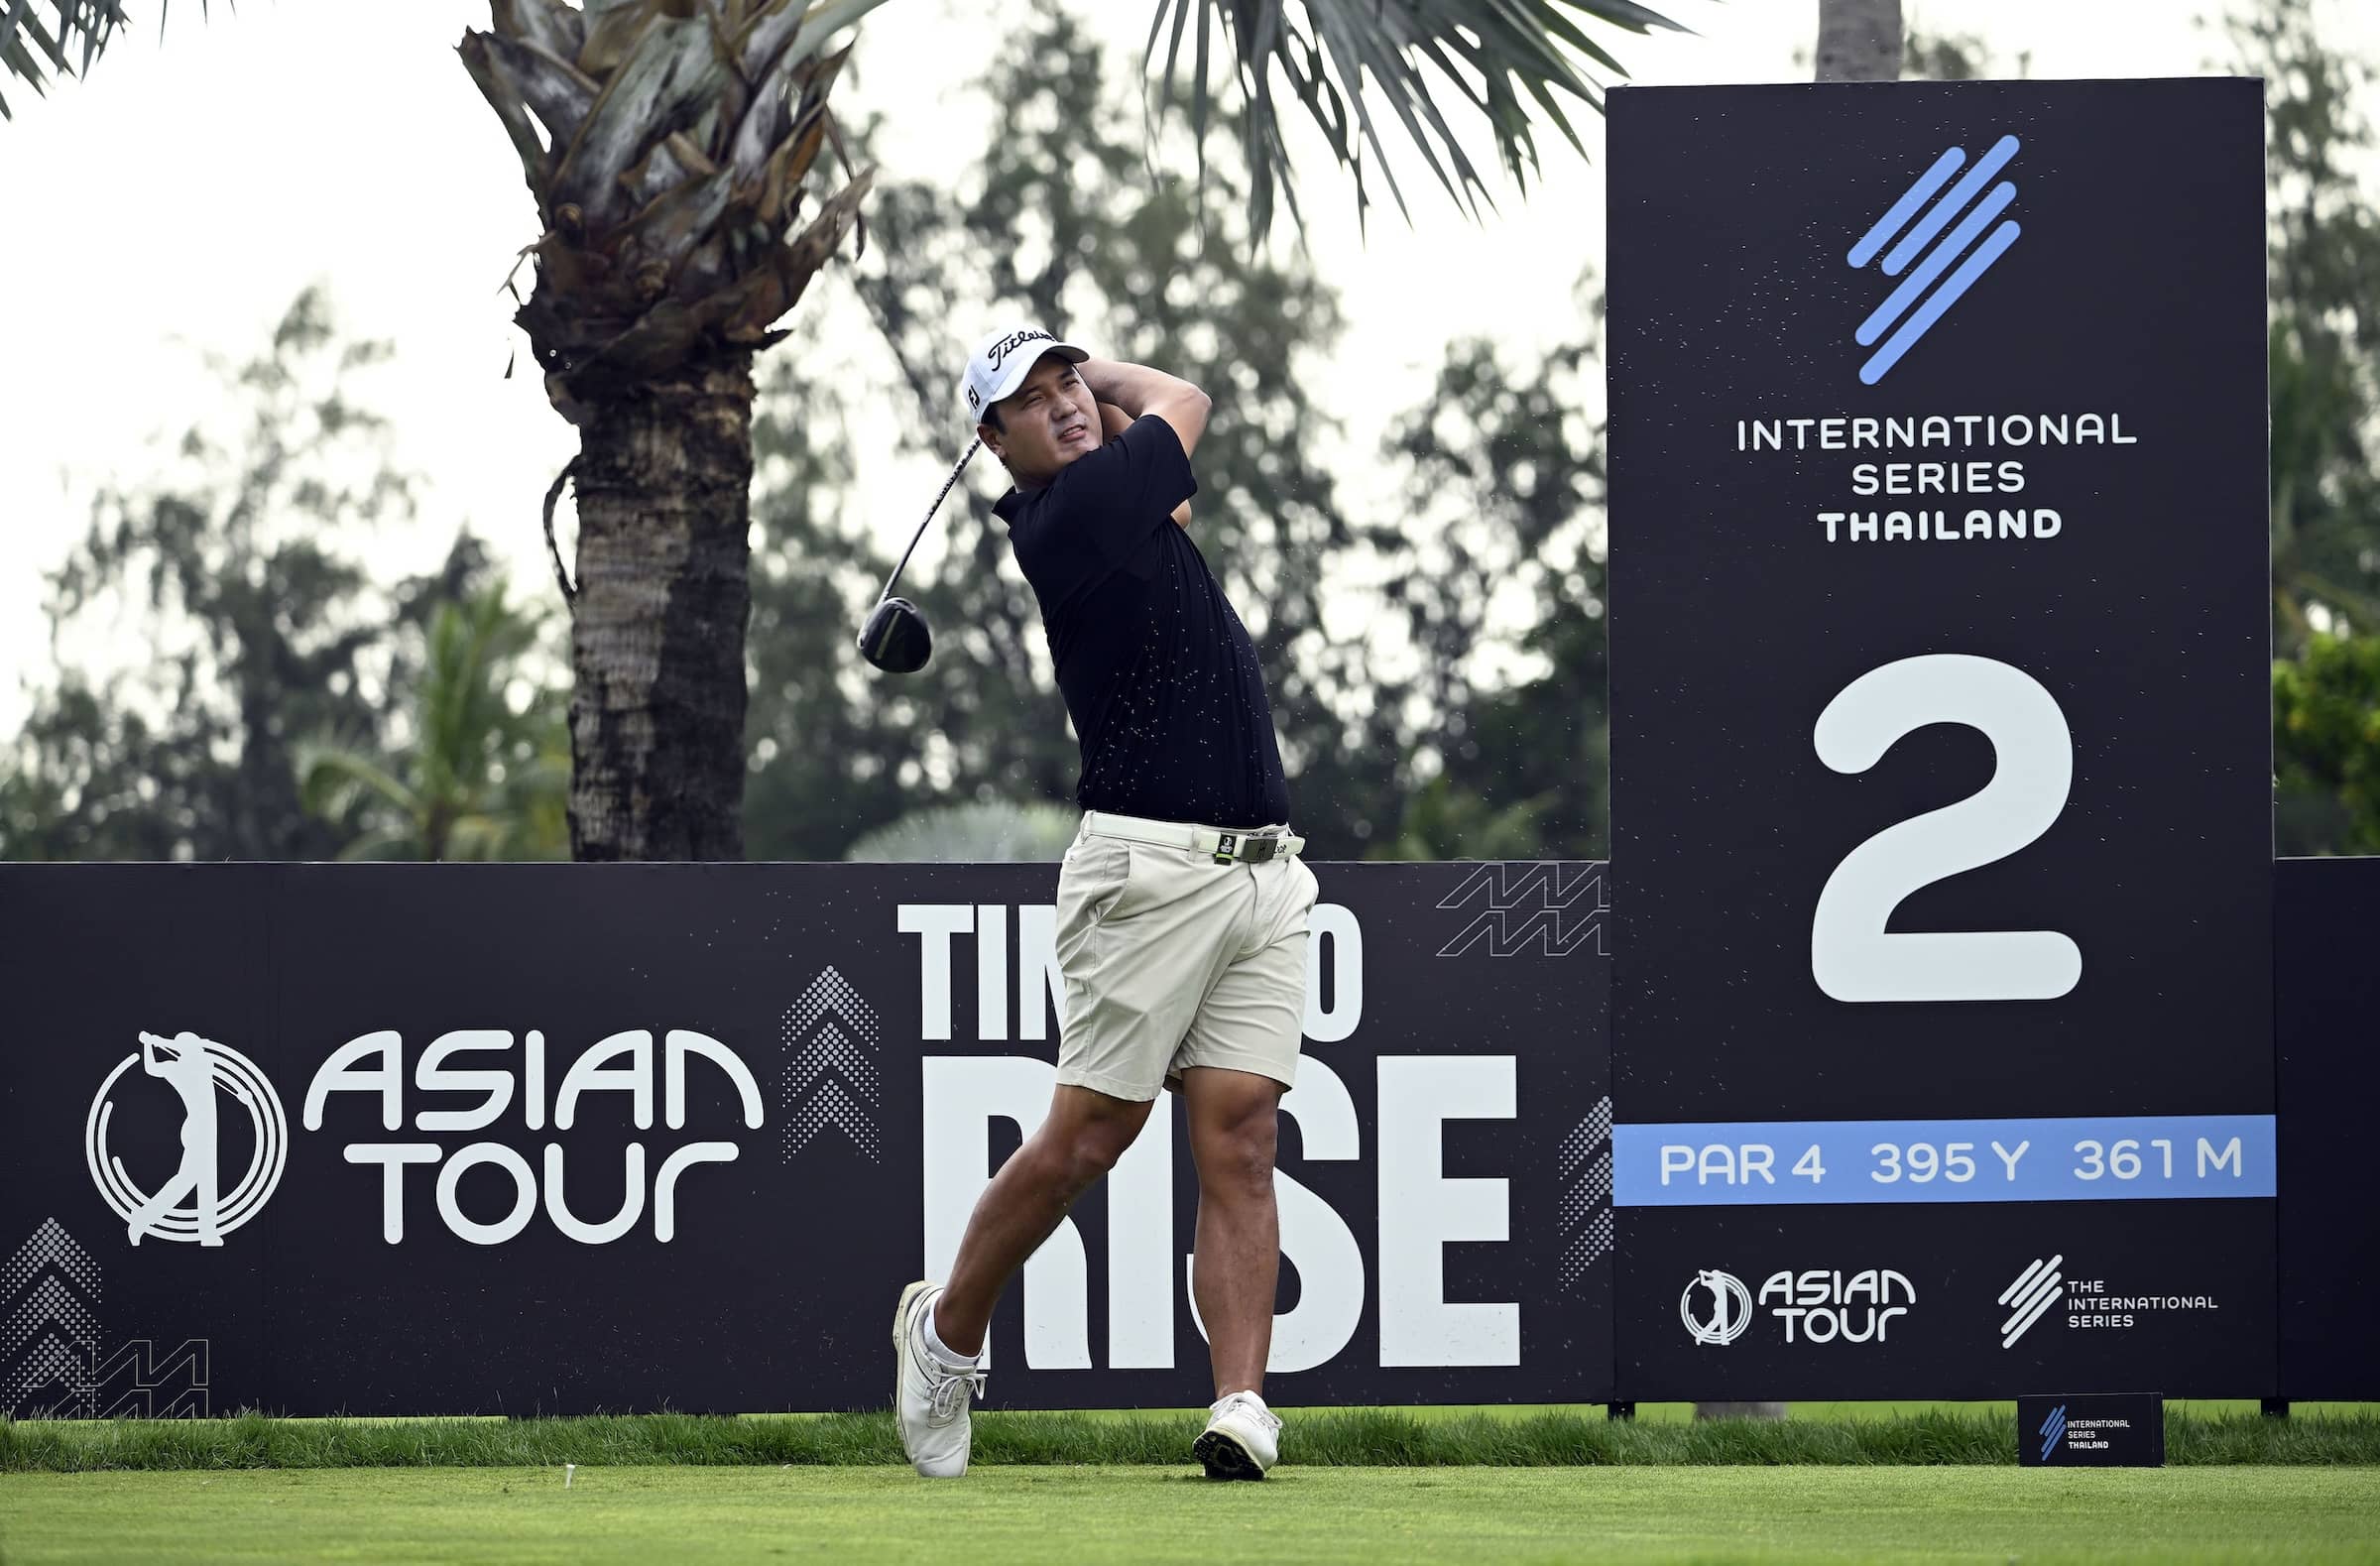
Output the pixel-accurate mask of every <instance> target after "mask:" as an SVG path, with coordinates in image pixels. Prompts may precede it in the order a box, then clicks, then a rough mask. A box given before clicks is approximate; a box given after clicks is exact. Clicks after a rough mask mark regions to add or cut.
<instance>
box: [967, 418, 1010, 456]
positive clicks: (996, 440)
mask: <svg viewBox="0 0 2380 1566" xmlns="http://www.w3.org/2000/svg"><path fill="white" fill-rule="evenodd" d="M975 435H976V438H977V439H979V440H981V441H982V442H983V443H984V449H985V450H986V451H989V452H991V453H992V454H993V455H994V456H996V457H998V458H1000V460H1001V461H1003V462H1006V461H1007V460H1008V459H1009V453H1008V452H1007V451H1006V450H1004V449H1002V447H1001V443H1000V431H999V430H997V429H995V428H993V427H992V426H991V425H990V424H978V425H976V426H975Z"/></svg>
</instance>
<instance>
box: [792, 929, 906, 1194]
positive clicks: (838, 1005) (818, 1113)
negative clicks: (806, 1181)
mask: <svg viewBox="0 0 2380 1566" xmlns="http://www.w3.org/2000/svg"><path fill="white" fill-rule="evenodd" d="M881 1043H882V1038H881V1036H880V1029H879V1027H878V1025H877V1020H876V1008H875V1007H872V1006H870V1005H869V1004H868V1002H867V999H866V998H865V997H863V996H862V995H861V994H860V992H859V991H858V990H856V989H854V988H852V984H851V981H850V980H848V979H846V978H844V977H843V975H842V974H840V973H838V972H837V971H836V970H835V969H833V968H832V967H829V968H826V969H824V970H822V971H821V972H820V973H819V975H818V977H817V978H815V979H812V980H811V981H810V983H809V986H808V987H807V988H806V989H804V990H803V991H802V992H801V994H800V995H799V996H798V997H797V998H795V1000H794V1002H793V1004H792V1005H791V1006H788V1007H786V1008H785V1014H784V1017H783V1018H782V1019H781V1020H780V1023H779V1025H778V1028H777V1047H778V1048H779V1049H781V1050H783V1051H784V1052H785V1056H786V1058H785V1063H784V1065H783V1066H782V1067H780V1068H779V1069H778V1071H777V1075H776V1101H777V1103H778V1104H780V1105H782V1106H783V1107H784V1109H785V1111H786V1114H785V1120H784V1130H783V1131H782V1132H781V1133H779V1135H778V1137H777V1157H778V1158H779V1159H780V1160H781V1161H783V1162H787V1163H790V1162H791V1161H792V1160H793V1157H794V1155H795V1154H797V1153H799V1152H800V1151H802V1149H804V1148H805V1147H807V1146H809V1144H811V1143H812V1142H813V1141H815V1140H816V1139H817V1137H818V1136H819V1134H820V1133H822V1132H824V1131H825V1130H826V1128H827V1127H829V1126H832V1127H834V1128H835V1129H836V1130H838V1131H840V1132H841V1133H843V1135H844V1137H845V1138H846V1139H847V1140H849V1141H850V1143H851V1144H852V1145H853V1146H855V1147H857V1148H858V1149H859V1150H860V1151H862V1152H864V1153H866V1154H867V1155H868V1157H869V1159H870V1161H871V1162H877V1163H881V1162H883V1161H884V1145H883V1142H882V1139H881V1138H880V1137H879V1136H878V1133H877V1128H876V1117H875V1115H874V1114H873V1112H872V1111H871V1110H870V1109H869V1106H870V1105H871V1104H874V1103H875V1102H876V1101H877V1096H878V1094H879V1092H880V1091H881V1088H880V1084H881V1074H880V1073H879V1071H878V1069H877V1064H876V1058H875V1057H876V1053H877V1050H878V1048H879V1046H880V1044H881Z"/></svg>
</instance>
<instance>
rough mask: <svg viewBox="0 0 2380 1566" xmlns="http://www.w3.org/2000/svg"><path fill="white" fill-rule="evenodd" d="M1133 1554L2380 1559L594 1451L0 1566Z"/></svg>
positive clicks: (1885, 1510) (6, 1546) (2024, 1515)
mask: <svg viewBox="0 0 2380 1566" xmlns="http://www.w3.org/2000/svg"><path fill="white" fill-rule="evenodd" d="M326 1557H328V1558H341V1559H359V1558H360V1559H374V1560H380V1559H405V1560H420V1561H475V1562H477V1561H485V1562H492V1563H497V1566H518V1563H528V1562H563V1561H570V1562H578V1561H599V1562H600V1561H644V1560H671V1561H688V1562H698V1563H699V1562H713V1561H719V1562H724V1561H745V1560H773V1559H785V1560H834V1561H856V1562H875V1561H909V1560H943V1559H949V1560H963V1561H965V1562H967V1563H968V1566H1002V1563H1008V1562H1033V1563H1041V1562H1050V1563H1056V1566H1066V1563H1072V1562H1078V1561H1082V1562H1089V1561H1108V1560H1118V1559H1130V1560H1147V1561H1184V1562H1198V1563H1201V1566H1215V1563H1218V1562H1229V1561H1234V1560H1251V1561H1298V1562H1304V1561H1316V1562H1358V1563H1362V1566H1380V1563H1382V1562H1387V1561H1401V1560H1414V1559H1432V1560H1453V1561H1482V1562H1487V1561H1493V1562H1505V1561H1517V1562H1544V1561H1573V1560H1575V1561H1592V1562H1595V1563H1598V1566H1612V1563H1634V1562H1668V1561H1676V1562H1683V1561H1752V1562H1780V1561H1812V1560H1872V1561H1913V1560H1914V1561H1940V1562H1953V1561H1962V1562H1963V1561H1971V1562H1978V1563H1989V1566H2001V1563H2003V1562H2007V1561H2012V1560H2022V1561H2024V1562H2026V1563H2028V1566H2030V1563H2034V1562H2055V1561H2071V1562H2076V1563H2089V1566H2113V1563H2118V1562H2132V1561H2158V1562H2166V1561H2181V1562H2214V1561H2255V1562H2263V1561H2372V1560H2380V1469H2373V1468H2327V1469H2315V1468H2290V1469H2248V1468H2232V1469H2208V1470H2197V1471H2184V1470H2172V1469H2168V1470H2164V1471H2156V1470H2118V1471H2109V1472H2103V1473H2086V1472H2077V1471H2073V1470H2063V1471H2044V1470H2027V1471H2023V1472H2015V1471H2007V1470H1996V1471H1995V1470H1988V1469H1977V1468H1888V1469H1877V1468H1867V1469H1848V1468H1795V1469H1774V1468H1731V1469H1711V1468H1702V1469H1678V1468H1666V1469H1652V1468H1642V1469H1626V1468H1605V1469H1482V1468H1469V1469H1431V1470H1415V1469H1401V1470H1400V1469H1368V1470H1366V1469H1350V1468H1340V1469H1329V1468H1314V1467H1299V1468H1292V1469H1284V1470H1282V1471H1279V1472H1276V1474H1275V1475H1274V1477H1273V1478H1272V1479H1271V1480H1269V1481H1267V1482H1266V1483H1264V1484H1262V1485H1210V1484H1207V1483H1205V1482H1204V1481H1202V1480H1198V1479H1195V1478H1193V1477H1190V1474H1189V1471H1188V1469H1187V1467H1186V1465H1177V1466H1175V1467H1173V1468H1170V1469H1152V1468H1147V1467H1123V1468H1101V1469H1079V1468H1029V1467H1027V1468H993V1469H981V1468H979V1469H978V1470H977V1471H976V1472H975V1473H973V1474H971V1475H969V1476H968V1477H967V1478H966V1479H965V1480H962V1481H959V1482H956V1483H944V1484H928V1483H926V1482H924V1481H921V1480H918V1479H916V1478H914V1477H913V1476H911V1475H910V1474H909V1473H908V1472H907V1471H906V1470H905V1469H901V1470H893V1469H886V1468H842V1469H822V1468H767V1469H740V1470H739V1469H718V1468H711V1469H701V1468H682V1467H681V1468H659V1469H656V1468H610V1467H602V1466H589V1467H581V1468H580V1469H579V1470H578V1471H577V1474H576V1478H575V1482H574V1483H573V1484H572V1485H571V1487H570V1488H568V1489H564V1488H563V1484H562V1476H561V1473H560V1471H559V1470H557V1469H551V1468H546V1469H519V1468H512V1469H501V1468H500V1469H470V1470H456V1469H428V1470H421V1469H411V1470H387V1469H383V1470H347V1471H341V1472H335V1473H289V1472H279V1471H265V1472H233V1473H214V1474H201V1473H142V1474H34V1475H12V1476H9V1477H8V1478H7V1479H6V1480H4V1481H0V1558H4V1559H5V1560H6V1561H7V1562H8V1563H9V1566H32V1563H36V1562H56V1561H79V1560H105V1561H142V1560H158V1559H171V1560H176V1561H198V1562H215V1561H220V1562H233V1561H236V1562H241V1563H245V1566H255V1563H262V1562H274V1561H292V1560H320V1559H323V1558H326Z"/></svg>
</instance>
